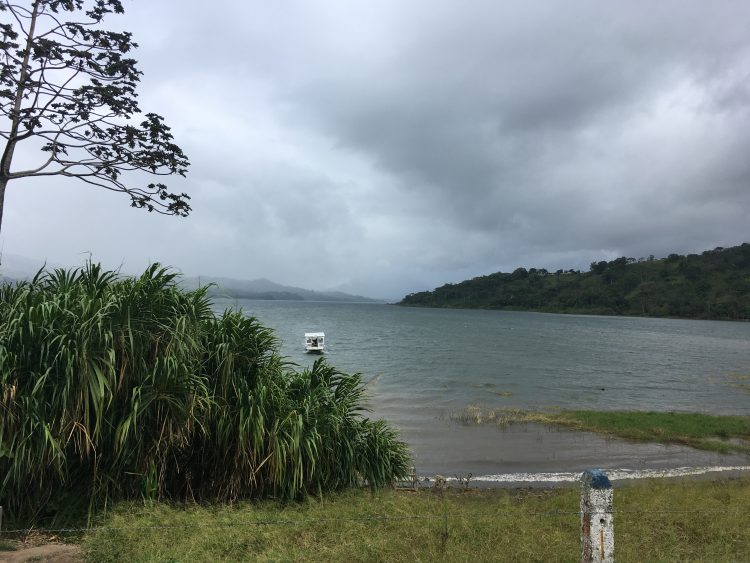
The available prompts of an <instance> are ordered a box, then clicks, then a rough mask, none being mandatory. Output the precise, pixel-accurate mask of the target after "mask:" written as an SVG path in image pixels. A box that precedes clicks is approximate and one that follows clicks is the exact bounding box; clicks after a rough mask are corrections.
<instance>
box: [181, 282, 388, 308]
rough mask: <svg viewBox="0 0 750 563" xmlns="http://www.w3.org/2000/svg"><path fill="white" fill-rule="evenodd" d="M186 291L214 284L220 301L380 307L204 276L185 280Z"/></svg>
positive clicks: (333, 294) (336, 295)
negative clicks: (337, 302)
mask: <svg viewBox="0 0 750 563" xmlns="http://www.w3.org/2000/svg"><path fill="white" fill-rule="evenodd" d="M180 283H181V284H182V286H183V287H185V288H186V289H195V288H197V287H199V286H206V285H209V284H213V287H211V288H210V289H209V290H208V292H209V294H210V295H213V296H216V297H232V298H237V299H263V300H283V301H339V302H356V303H380V302H381V301H380V300H378V299H370V298H369V297H363V296H361V295H351V294H349V293H343V292H341V291H313V290H310V289H303V288H301V287H293V286H288V285H281V284H278V283H276V282H272V281H271V280H267V279H265V278H260V279H257V280H238V279H232V278H217V277H212V276H200V277H190V278H183V279H182V280H181V282H180Z"/></svg>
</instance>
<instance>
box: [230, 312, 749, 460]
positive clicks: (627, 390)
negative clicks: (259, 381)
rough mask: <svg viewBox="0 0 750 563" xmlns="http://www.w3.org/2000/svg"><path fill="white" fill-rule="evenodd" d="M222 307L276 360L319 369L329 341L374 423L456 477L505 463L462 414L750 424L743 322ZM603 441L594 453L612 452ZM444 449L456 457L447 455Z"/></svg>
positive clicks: (491, 436)
mask: <svg viewBox="0 0 750 563" xmlns="http://www.w3.org/2000/svg"><path fill="white" fill-rule="evenodd" d="M225 307H233V308H241V309H242V310H243V311H245V312H246V313H247V314H249V315H252V316H255V317H257V318H258V319H260V320H261V321H262V322H263V323H264V324H265V325H266V326H269V327H271V328H273V329H275V330H276V331H277V334H278V337H279V338H280V340H281V351H282V353H283V354H284V355H285V356H287V357H288V358H289V359H291V360H292V361H294V362H296V363H297V364H299V365H300V366H307V365H311V364H312V362H314V360H315V359H316V356H311V355H308V354H305V352H304V348H303V334H304V333H305V332H311V331H318V330H320V331H324V332H325V333H326V348H327V354H326V359H327V360H328V361H329V362H330V363H331V364H333V365H335V366H337V367H338V368H340V369H342V370H344V371H350V372H355V371H356V372H360V373H362V374H363V376H364V379H365V381H369V382H370V383H369V384H368V388H369V390H370V394H371V406H372V408H373V411H374V414H375V415H376V416H378V417H384V418H386V419H388V420H389V421H391V422H392V423H394V424H395V425H396V426H398V427H399V428H400V429H401V430H402V433H403V435H404V436H405V437H406V439H407V441H409V442H410V444H412V445H413V447H414V449H415V451H416V452H417V454H418V455H417V457H418V458H419V459H421V460H422V461H426V462H427V464H428V465H430V467H432V466H435V468H436V469H440V468H442V466H443V465H445V464H448V466H449V467H450V469H451V470H452V469H453V468H455V467H457V466H458V465H460V463H459V459H466V457H467V455H468V452H467V451H466V450H470V451H473V452H474V457H477V459H476V460H474V461H472V463H473V465H472V468H474V469H476V466H477V464H479V465H483V464H484V463H485V462H487V463H489V465H490V467H484V466H483V467H482V468H483V469H485V470H494V468H495V467H496V466H497V465H498V464H502V465H503V467H505V466H506V465H507V463H508V462H509V457H508V455H502V456H500V455H496V454H492V453H491V452H490V455H489V457H487V456H484V457H483V454H479V455H478V453H477V451H476V450H479V451H484V450H486V449H487V448H488V447H489V446H488V444H494V443H496V442H497V441H498V440H501V441H504V442H507V443H508V444H510V442H512V440H511V439H510V438H509V436H508V431H506V432H500V431H498V430H497V429H495V428H492V429H487V428H470V429H466V428H457V426H459V425H457V424H456V423H453V422H451V421H450V415H451V413H456V412H460V411H462V410H463V409H465V408H466V407H467V406H470V405H480V406H484V407H496V408H501V407H521V408H530V409H542V408H548V407H562V408H585V409H639V410H660V411H669V410H674V411H700V412H706V413H712V414H744V415H748V414H750V378H748V376H749V375H750V323H732V322H721V321H690V320H674V319H647V318H632V317H630V318H626V317H597V316H573V315H554V314H540V313H523V312H505V311H478V310H450V309H418V308H406V307H397V306H393V305H383V304H360V303H346V304H341V303H312V302H288V301H250V300H241V299H240V300H226V301H223V300H219V301H217V308H219V309H223V308H225ZM536 431H537V432H539V433H540V434H538V435H535V436H533V438H532V437H531V436H529V437H528V438H529V440H532V439H533V440H534V441H536V442H537V443H538V442H540V441H543V440H544V439H546V440H547V441H548V442H550V441H551V442H554V443H555V444H558V446H559V448H558V449H559V450H560V451H564V450H566V448H568V447H577V446H575V445H573V446H569V444H568V443H567V442H566V440H574V441H575V440H579V441H580V437H581V434H580V433H576V434H575V438H573V437H569V438H568V437H565V436H568V435H569V434H572V433H565V432H555V433H551V432H550V431H549V430H548V429H547V430H543V429H537V430H536ZM527 432H528V430H527ZM545 433H546V434H545ZM503 436H505V438H503ZM538 436H542V438H541V439H540V438H539V437H538ZM467 440H468V443H467ZM514 440H516V438H514ZM597 440H598V441H600V442H603V439H602V438H601V437H594V436H590V437H589V442H596V441H597ZM610 442H611V441H609V442H607V443H606V444H604V445H601V447H605V446H606V448H610V446H611V444H610ZM472 444H473V445H472ZM509 447H510V449H511V450H512V451H515V452H516V454H519V455H516V456H515V457H513V459H517V458H519V456H520V454H521V453H523V454H524V455H526V454H527V453H528V452H526V451H525V449H524V446H523V444H521V445H517V446H509ZM598 447H600V446H596V447H595V448H594V449H596V448H598ZM643 447H645V446H643ZM653 447H656V448H657V450H658V451H657V452H656V453H655V454H654V455H655V456H656V458H660V456H661V457H664V456H665V455H666V456H667V457H669V455H670V454H669V452H670V451H671V452H677V454H675V455H677V457H679V456H682V455H683V454H684V455H691V454H687V453H686V452H685V451H683V450H684V449H679V448H676V447H672V449H670V448H667V447H664V446H653V445H652V448H651V450H648V451H652V450H653ZM472 448H473V449H472ZM659 448H661V449H659ZM675 448H676V449H675ZM543 449H544V448H543ZM546 449H548V450H549V448H546ZM553 449H554V448H553ZM584 449H585V448H584ZM589 449H591V448H589ZM445 450H451V451H453V450H456V451H455V455H453V454H451V451H448V452H447V453H446V451H445ZM420 452H421V453H420ZM507 453H508V452H505V454H507ZM594 453H595V452H594ZM652 453H653V452H652ZM591 455H593V454H592V452H591V451H588V452H587V453H585V455H584V454H582V455H581V456H579V457H581V458H583V457H586V456H588V457H589V458H590V457H591ZM601 455H602V456H608V457H610V458H611V457H612V456H613V455H614V453H613V452H611V451H607V452H606V453H602V454H601ZM625 455H626V456H627V455H629V454H627V452H626V454H625ZM638 455H640V454H638ZM644 455H645V456H646V457H647V458H648V457H649V455H650V456H651V458H654V455H651V454H648V453H647V454H644ZM702 455H703V454H702ZM705 455H708V454H705ZM520 457H523V456H520ZM531 457H533V456H531ZM548 457H549V456H548ZM615 457H616V456H615ZM586 461H587V462H591V461H592V460H591V459H587V460H586ZM714 461H715V460H714ZM549 462H550V460H549V459H547V460H546V463H545V464H542V465H543V467H542V466H539V467H537V465H535V461H534V460H530V461H529V463H528V464H527V465H528V466H529V467H532V466H533V469H540V468H543V469H547V468H549V467H550V466H551V465H554V464H550V463H549ZM708 462H712V461H711V460H708V459H707V460H706V463H708ZM654 463H657V462H654ZM675 463H677V462H676V461H675ZM679 463H683V461H682V460H681V461H679ZM564 465H565V468H570V467H571V464H570V463H567V462H566V463H564ZM646 465H648V463H646ZM652 465H653V464H652ZM462 467H463V466H462ZM466 469H468V470H472V469H469V468H466ZM500 469H502V468H500Z"/></svg>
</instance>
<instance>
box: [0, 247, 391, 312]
mask: <svg viewBox="0 0 750 563" xmlns="http://www.w3.org/2000/svg"><path fill="white" fill-rule="evenodd" d="M44 265H45V263H44V261H42V260H32V259H31V258H26V257H24V256H18V255H14V254H4V255H3V256H2V264H0V283H6V282H13V281H17V280H29V279H31V278H32V277H34V275H35V274H36V273H37V272H38V271H39V269H40V268H41V267H42V266H44ZM46 267H47V269H48V270H49V269H53V268H57V267H60V266H59V265H58V264H51V263H47V264H46ZM77 267H80V264H79V265H78V266H77ZM124 275H125V274H124ZM179 283H180V285H181V286H182V287H184V288H185V289H195V288H197V287H198V286H205V285H209V284H213V287H211V288H210V289H209V294H210V295H212V296H215V297H231V298H238V299H264V300H284V301H338V302H342V303H343V302H351V303H383V301H382V300H380V299H371V298H369V297H363V296H361V295H352V294H349V293H344V292H342V291H313V290H310V289H303V288H301V287H292V286H287V285H281V284H278V283H275V282H272V281H271V280H268V279H265V278H260V279H257V280H238V279H232V278H220V277H213V276H200V277H182V278H180V279H179Z"/></svg>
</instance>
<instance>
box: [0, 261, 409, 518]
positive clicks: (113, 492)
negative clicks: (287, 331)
mask: <svg viewBox="0 0 750 563" xmlns="http://www.w3.org/2000/svg"><path fill="white" fill-rule="evenodd" d="M0 378H1V379H0V385H1V387H0V504H2V505H3V506H4V507H6V513H7V511H9V512H10V513H11V514H13V515H15V516H16V517H17V518H19V519H22V520H26V521H31V520H35V519H38V518H40V517H42V516H49V515H56V516H57V517H58V519H59V518H60V517H61V515H63V516H64V514H65V512H66V510H67V511H70V512H80V511H81V509H82V508H85V509H86V511H87V512H88V514H92V513H93V512H94V511H95V510H96V509H98V508H102V507H105V506H106V505H107V504H108V503H111V502H112V501H114V500H120V499H141V498H142V499H146V500H159V499H170V500H221V501H232V500H235V499H239V498H259V497H273V498H280V499H292V498H299V497H302V496H305V495H307V494H321V493H324V492H327V491H332V490H337V489H342V488H346V487H349V486H353V485H360V484H365V483H366V484H368V485H370V486H372V487H379V486H383V485H386V484H388V483H390V482H392V481H393V480H395V479H398V478H401V477H403V476H405V474H406V473H407V470H408V466H409V454H408V451H407V448H406V445H405V444H404V443H403V442H401V441H400V440H399V439H398V436H397V434H396V433H395V432H394V430H392V429H391V428H390V427H389V426H387V425H386V424H385V423H384V422H382V421H374V420H370V419H369V418H367V417H366V416H365V412H364V407H363V404H364V396H363V394H364V385H363V382H362V379H361V377H360V376H359V374H347V373H342V372H340V371H338V370H337V369H335V368H334V367H332V366H330V365H328V364H327V363H325V361H323V360H318V361H317V362H315V364H314V365H313V366H312V367H311V368H309V369H302V370H300V369H298V368H297V367H296V366H294V365H292V364H291V363H289V362H288V361H287V360H285V359H284V358H283V357H281V356H280V355H279V352H278V343H277V340H276V337H275V335H274V333H273V331H272V330H270V329H268V328H266V327H264V326H262V325H261V324H260V323H259V322H258V321H257V320H256V319H255V318H252V317H248V316H245V315H244V314H243V313H242V312H240V311H233V310H227V311H225V312H223V313H222V314H215V313H214V312H213V310H212V304H211V301H210V300H209V298H208V297H207V294H206V288H201V289H198V290H196V291H190V292H187V291H184V290H182V289H181V288H180V287H179V285H178V284H177V278H176V275H175V274H174V273H172V272H170V271H169V270H168V269H165V268H162V267H161V266H159V265H158V264H155V265H152V266H151V267H149V268H148V269H147V270H146V271H145V272H144V273H143V274H142V275H141V276H139V277H137V278H125V277H120V276H118V275H117V273H116V272H112V271H105V270H103V269H102V268H101V266H99V265H97V264H93V263H89V264H87V265H86V266H85V267H84V268H82V269H76V270H62V269H58V270H54V271H51V272H40V273H39V274H38V275H37V276H36V277H35V278H34V279H33V280H31V281H30V282H21V283H17V284H15V285H4V286H2V287H0Z"/></svg>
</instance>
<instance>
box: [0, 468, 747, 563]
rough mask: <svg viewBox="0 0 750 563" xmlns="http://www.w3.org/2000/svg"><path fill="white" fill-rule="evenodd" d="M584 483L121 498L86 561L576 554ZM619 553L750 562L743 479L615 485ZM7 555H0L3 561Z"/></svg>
mask: <svg viewBox="0 0 750 563" xmlns="http://www.w3.org/2000/svg"><path fill="white" fill-rule="evenodd" d="M578 503H579V491H578V489H577V488H576V487H572V488H559V489H490V490H477V489H471V490H467V491H464V490H459V489H447V490H445V491H442V492H441V491H439V490H435V489H425V490H419V491H416V492H408V491H395V490H383V491H379V492H376V493H371V492H369V491H363V490H355V491H350V492H347V493H342V494H338V495H334V496H330V497H326V498H325V499H323V500H318V499H309V500H307V501H306V502H302V503H288V504H281V503H277V502H273V501H265V502H253V503H249V502H248V503H237V504H234V505H170V504H165V503H156V504H153V505H152V506H144V505H143V504H142V503H141V504H127V503H124V504H120V505H117V506H116V507H115V508H114V510H112V511H111V512H110V513H109V514H108V515H107V516H106V517H102V518H100V520H99V522H98V523H97V526H99V528H98V529H95V530H93V531H90V532H88V533H86V534H84V535H83V537H79V538H76V539H75V541H77V542H80V543H81V544H82V547H83V551H84V553H85V554H86V557H87V559H88V560H89V561H97V562H107V561H127V562H128V563H135V562H140V561H300V560H304V561H571V562H572V561H578V550H579V515H578ZM614 505H615V511H616V514H615V544H616V547H615V553H616V558H617V560H618V561H620V562H623V561H625V562H626V561H676V560H679V561H691V560H698V561H745V560H750V527H748V526H747V517H748V515H750V479H747V478H743V479H735V480H724V481H696V480H682V481H656V480H654V481H645V482H638V483H635V484H627V485H625V486H622V487H618V488H616V489H615V492H614ZM1 558H2V554H0V559H1Z"/></svg>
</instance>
